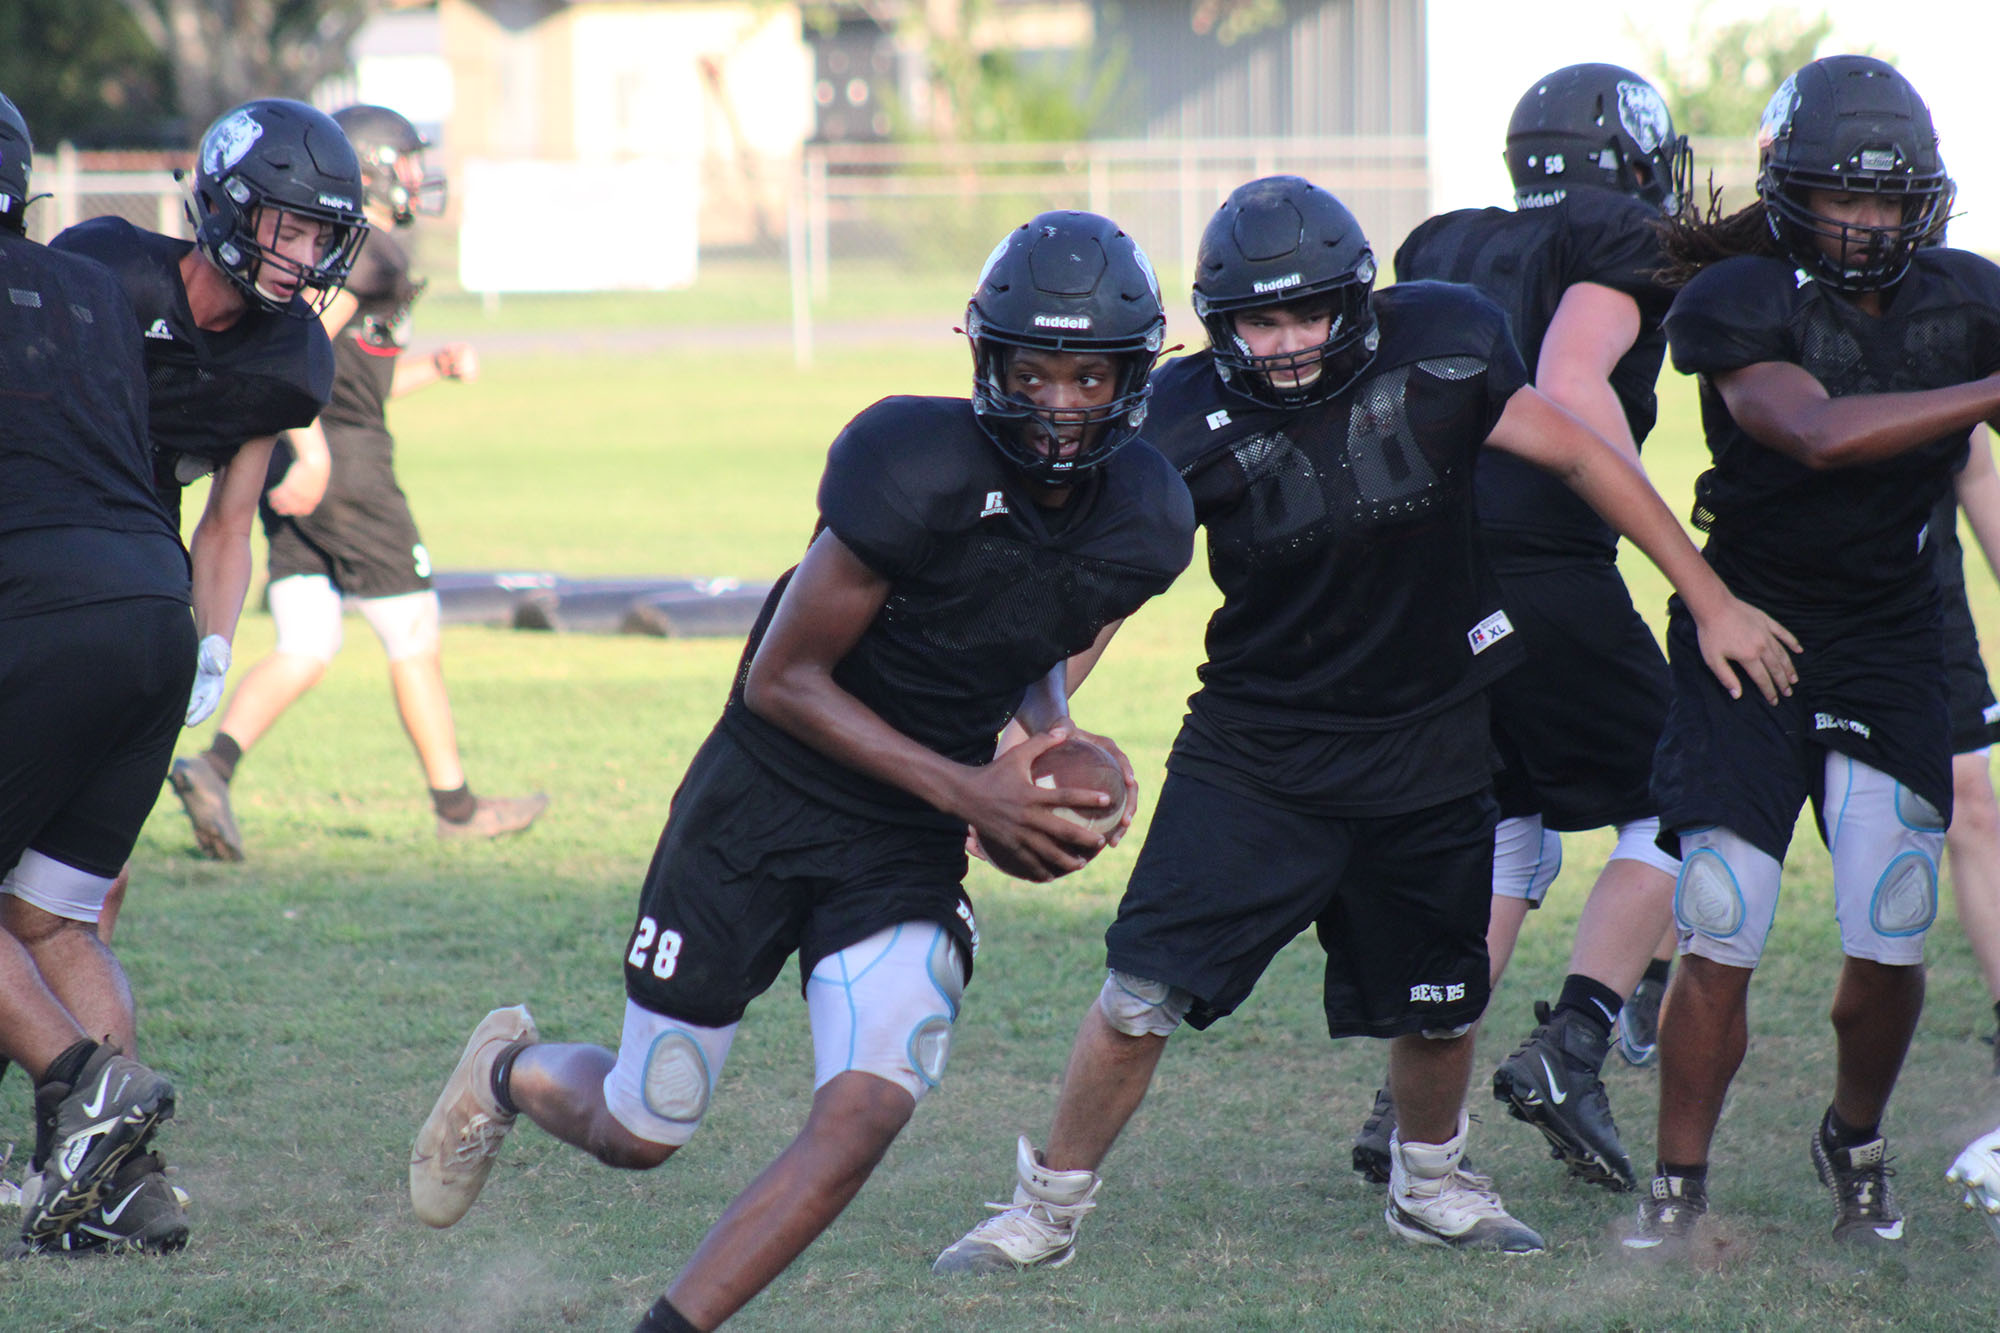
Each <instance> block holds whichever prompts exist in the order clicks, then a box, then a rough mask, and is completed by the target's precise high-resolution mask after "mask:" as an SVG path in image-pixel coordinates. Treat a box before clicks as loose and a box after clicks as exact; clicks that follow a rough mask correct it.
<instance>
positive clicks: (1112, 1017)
mask: <svg viewBox="0 0 2000 1333" xmlns="http://www.w3.org/2000/svg"><path fill="white" fill-rule="evenodd" d="M1193 1003H1194V996H1193V995H1192V994H1191V993H1189V992H1188V991H1185V990H1182V989H1181V988H1180V987H1179V986H1170V985H1168V984H1167V983H1166V982H1164V981H1151V980H1148V979H1147V978H1145V977H1135V976H1133V975H1132V974H1131V973H1130V972H1120V971H1118V970H1117V969H1116V968H1113V969H1112V970H1111V971H1110V972H1109V973H1107V974H1106V975H1105V978H1104V986H1103V988H1102V989H1100V990H1099V991H1098V992H1097V1012H1098V1013H1100V1014H1102V1015H1103V1016H1104V1021H1105V1022H1106V1023H1109V1024H1110V1025H1111V1030H1112V1031H1114V1032H1118V1033H1121V1034H1123V1035H1124V1036H1127V1037H1171V1036H1173V1035H1174V1029H1176V1028H1178V1027H1179V1026H1180V1025H1181V1020H1182V1019H1184V1018H1186V1017H1187V1011H1188V1009H1189V1007H1190V1006H1192V1005H1193Z"/></svg>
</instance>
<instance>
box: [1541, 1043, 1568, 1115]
mask: <svg viewBox="0 0 2000 1333" xmlns="http://www.w3.org/2000/svg"><path fill="white" fill-rule="evenodd" d="M1535 1058H1536V1059H1537V1060H1540V1061H1541V1062H1542V1072H1543V1073H1544V1074H1547V1075H1548V1076H1549V1100H1550V1101H1552V1102H1554V1103H1555V1104H1556V1105H1557V1106H1561V1105H1562V1104H1563V1103H1564V1102H1566V1101H1568V1100H1569V1094H1568V1093H1567V1092H1564V1091H1563V1085H1562V1084H1561V1083H1559V1082H1557V1081H1556V1071H1555V1070H1553V1069H1551V1068H1550V1067H1549V1057H1548V1056H1546V1055H1538V1056H1536V1057H1535Z"/></svg>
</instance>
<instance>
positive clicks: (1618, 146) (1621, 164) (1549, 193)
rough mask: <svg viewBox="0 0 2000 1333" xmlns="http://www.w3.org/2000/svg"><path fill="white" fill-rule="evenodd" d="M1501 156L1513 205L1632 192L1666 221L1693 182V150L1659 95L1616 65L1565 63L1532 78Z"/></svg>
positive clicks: (1516, 107)
mask: <svg viewBox="0 0 2000 1333" xmlns="http://www.w3.org/2000/svg"><path fill="white" fill-rule="evenodd" d="M1506 157H1507V174H1508V175H1509V176H1511V177H1513V180H1514V205H1515V207H1517V208H1536V207H1539V206H1543V205H1547V204H1553V203H1555V202H1556V201H1557V200H1559V199H1561V198H1562V197H1563V195H1564V194H1566V193H1567V192H1568V191H1570V190H1572V189H1576V188H1578V187H1588V188H1594V189H1602V190H1616V191H1618V192H1619V193H1620V194H1630V195H1636V196H1638V197H1639V198H1641V199H1644V200H1645V201H1646V202H1647V203H1649V204H1652V205H1653V206H1654V207H1655V208H1657V209H1659V210H1660V211H1661V212H1662V213H1665V214H1666V215H1667V216H1669V217H1672V216H1674V215H1676V214H1678V213H1679V212H1680V211H1681V209H1682V208H1683V207H1684V206H1685V205H1686V203H1687V201H1688V196H1689V193H1690V190H1691V188H1692V184H1693V179H1694V153H1693V152H1692V150H1690V149H1689V148H1688V141H1687V136H1686V135H1684V134H1675V133H1674V118H1673V117H1672V116H1671V115H1669V114H1668V112H1667V104H1666V102H1665V101H1663V100H1662V99H1661V97H1660V94H1659V91H1658V90H1657V89H1655V88H1654V87H1653V85H1652V84H1650V83H1648V82H1646V80H1644V79H1642V78H1640V77H1639V76H1638V75H1637V74H1634V73H1633V72H1632V71H1631V70H1629V69H1625V68H1623V67H1622V66H1619V65H1567V66H1565V67H1563V68H1562V69H1559V70H1557V71H1556V72H1555V73H1553V74H1550V75H1549V76H1547V77H1546V78H1542V79H1538V80H1536V81H1535V86H1534V87H1532V88H1530V89H1528V91H1527V92H1526V93H1524V94H1523V95H1522V97H1521V100H1520V101H1519V102H1516V103H1515V104H1514V116H1513V119H1511V120H1509V121H1508V122H1507V153H1506Z"/></svg>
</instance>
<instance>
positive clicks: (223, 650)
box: [187, 634, 229, 727]
mask: <svg viewBox="0 0 2000 1333" xmlns="http://www.w3.org/2000/svg"><path fill="white" fill-rule="evenodd" d="M228 674H229V640H227V639H225V638H223V637H222V636H221V635H220V634H211V635H209V636H208V637H207V638H205V639H203V640H202V641H201V648H200V649H199V650H198V651H197V652H196V653H195V655H194V692H193V693H191V694H190V695H188V711H187V724H188V725H189V726H190V727H192V726H194V725H195V724H196V723H198V722H201V721H203V720H205V719H206V718H207V717H208V715H209V714H210V713H213V712H214V711H215V706H216V705H217V704H219V703H221V702H222V678H223V677H224V676H227V675H228Z"/></svg>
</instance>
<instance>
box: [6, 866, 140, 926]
mask: <svg viewBox="0 0 2000 1333" xmlns="http://www.w3.org/2000/svg"><path fill="white" fill-rule="evenodd" d="M116 882H117V878H116V877H115V876H114V877H112V878H111V879H105V878H104V877H103V876H101V875H93V874H91V873H90V872H89V871H87V870H78V869H77V868H76V867H75V866H72V865H65V864H64V863H63V862H61V861H58V860H56V859H55V858H54V857H53V856H44V855H43V854H42V853H40V852H36V851H26V852H22V853H21V859H20V860H19V861H18V862H16V863H15V865H14V868H13V869H12V870H10V871H8V872H7V877H6V878H5V879H0V894H6V895H8V896H10V897H15V898H19V899H20V900H21V901H22V902H24V903H27V904H28V905H29V906H30V907H39V908H41V909H42V910H43V911H44V912H47V913H48V914H49V915H50V916H59V917H61V918H62V919H63V920H65V921H83V922H87V923H89V924H91V925H96V924H97V921H98V918H99V917H101V916H103V915H104V899H105V898H106V896H108V895H109V894H110V892H111V886H112V885H113V884H114V883H116Z"/></svg>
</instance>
